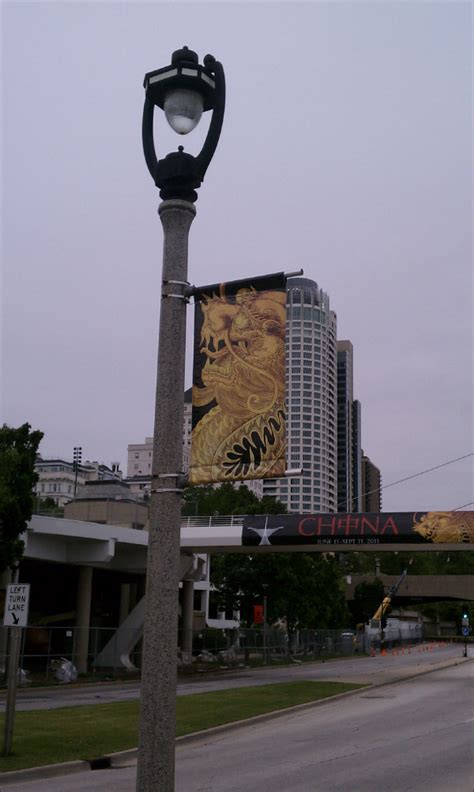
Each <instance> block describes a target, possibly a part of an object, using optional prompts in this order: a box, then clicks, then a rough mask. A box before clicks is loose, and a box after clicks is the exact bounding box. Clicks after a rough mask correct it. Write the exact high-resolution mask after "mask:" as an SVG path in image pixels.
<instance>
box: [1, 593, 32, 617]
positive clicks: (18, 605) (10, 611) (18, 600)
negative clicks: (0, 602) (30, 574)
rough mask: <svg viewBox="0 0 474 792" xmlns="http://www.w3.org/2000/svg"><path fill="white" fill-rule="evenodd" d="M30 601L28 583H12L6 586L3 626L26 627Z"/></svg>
mask: <svg viewBox="0 0 474 792" xmlns="http://www.w3.org/2000/svg"><path fill="white" fill-rule="evenodd" d="M29 601H30V584H29V583H12V584H11V585H10V586H7V590H6V595H5V613H4V614H3V624H4V626H6V627H26V625H27V624H28V606H29Z"/></svg>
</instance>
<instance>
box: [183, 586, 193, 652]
mask: <svg viewBox="0 0 474 792" xmlns="http://www.w3.org/2000/svg"><path fill="white" fill-rule="evenodd" d="M193 615H194V583H193V581H192V580H183V619H182V625H183V635H182V639H181V649H182V651H183V652H184V653H186V654H188V655H192V651H193Z"/></svg>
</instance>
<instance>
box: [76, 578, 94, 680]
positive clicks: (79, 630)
mask: <svg viewBox="0 0 474 792" xmlns="http://www.w3.org/2000/svg"><path fill="white" fill-rule="evenodd" d="M92 571H93V570H92V567H89V566H82V567H79V580H78V583H77V600H76V635H75V638H76V640H75V650H74V665H75V666H76V668H77V670H78V673H79V674H85V673H86V672H87V658H88V654H89V629H90V620H91V599H92Z"/></svg>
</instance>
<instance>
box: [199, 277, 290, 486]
mask: <svg viewBox="0 0 474 792" xmlns="http://www.w3.org/2000/svg"><path fill="white" fill-rule="evenodd" d="M194 299H195V322H194V370H193V389H192V410H193V411H192V433H191V459H190V465H189V483H190V484H210V483H213V482H223V481H230V482H233V481H241V480H244V479H260V478H278V477H280V476H284V475H285V467H286V466H285V434H286V432H285V327H286V279H285V275H284V274H283V273H277V274H274V275H266V276H262V277H256V278H252V279H249V280H245V281H243V280H240V281H232V282H230V283H221V284H215V285H213V286H204V287H202V288H199V289H195V291H194Z"/></svg>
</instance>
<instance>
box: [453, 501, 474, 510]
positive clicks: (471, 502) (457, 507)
mask: <svg viewBox="0 0 474 792" xmlns="http://www.w3.org/2000/svg"><path fill="white" fill-rule="evenodd" d="M466 506H474V501H469V503H463V505H462V506H456V508H455V509H450V511H459V509H465V508H466Z"/></svg>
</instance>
